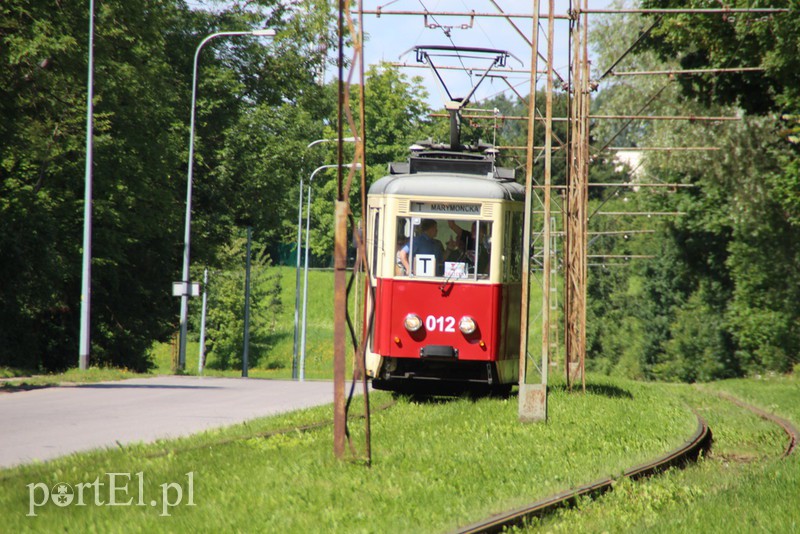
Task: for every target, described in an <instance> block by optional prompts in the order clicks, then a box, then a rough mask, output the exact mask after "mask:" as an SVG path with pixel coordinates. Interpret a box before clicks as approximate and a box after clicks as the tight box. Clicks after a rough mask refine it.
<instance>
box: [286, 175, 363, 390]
mask: <svg viewBox="0 0 800 534" xmlns="http://www.w3.org/2000/svg"><path fill="white" fill-rule="evenodd" d="M337 167H339V165H322V166H321V167H317V168H316V169H314V172H312V173H311V177H310V178H309V179H308V202H307V203H308V206H307V208H306V252H305V267H304V269H303V323H302V333H301V335H300V381H301V382H303V381H304V380H305V370H306V318H307V317H308V236H309V233H310V230H311V228H310V227H311V185H312V184H313V182H314V176H315V175H316V174H317V173H318V172H319V171H323V170H325V169H335V168H337ZM342 167H344V168H348V169H349V168H351V167H355V168H356V169H360V168H361V164H360V163H356V164H355V165H353V164H352V163H348V164H347V165H342Z"/></svg>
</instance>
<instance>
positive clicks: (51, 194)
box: [0, 0, 332, 370]
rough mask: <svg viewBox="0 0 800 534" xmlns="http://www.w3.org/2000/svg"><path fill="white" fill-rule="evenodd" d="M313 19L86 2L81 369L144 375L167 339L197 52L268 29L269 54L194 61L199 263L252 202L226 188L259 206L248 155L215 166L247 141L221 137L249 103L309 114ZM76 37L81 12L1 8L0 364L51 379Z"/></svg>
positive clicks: (74, 175)
mask: <svg viewBox="0 0 800 534" xmlns="http://www.w3.org/2000/svg"><path fill="white" fill-rule="evenodd" d="M329 10H330V6H328V3H327V2H321V1H318V0H304V1H301V2H294V3H284V2H279V1H277V0H265V1H258V2H233V3H226V4H225V7H224V8H223V9H221V10H219V11H218V12H214V13H211V12H208V11H202V10H198V11H191V10H189V9H188V8H187V7H186V5H185V4H184V2H182V1H180V0H168V1H165V2H156V3H154V2H145V1H143V0H126V1H124V2H123V1H121V0H109V1H104V2H101V3H100V4H99V5H98V8H97V13H96V21H95V27H96V37H95V102H94V112H95V141H94V142H95V151H94V203H93V213H94V216H93V217H94V231H93V251H92V252H93V262H92V268H93V270H92V289H93V290H92V332H91V340H92V363H93V364H101V365H102V364H112V365H119V366H125V367H130V368H133V369H137V370H144V369H146V368H147V367H148V365H149V361H148V360H147V357H146V353H147V349H148V348H149V346H150V344H151V343H152V342H153V341H155V340H159V339H165V338H166V337H167V336H168V334H169V333H170V331H171V330H173V329H174V328H175V322H176V315H177V304H176V303H175V300H174V299H173V298H172V297H171V296H170V291H169V288H170V285H171V282H172V281H173V280H176V279H177V278H176V277H178V276H179V267H180V255H181V241H182V238H181V236H182V235H183V231H182V230H183V213H184V209H185V204H184V201H183V199H184V198H185V191H186V167H185V165H186V163H185V162H186V159H187V153H186V151H187V143H186V141H187V137H188V136H187V133H188V120H189V109H190V102H189V98H190V95H191V75H192V58H193V55H194V51H195V49H196V47H197V45H198V43H199V42H200V40H201V39H202V38H203V37H205V36H206V35H208V34H209V33H211V32H213V31H218V30H223V29H236V30H241V29H248V28H257V27H264V25H266V26H269V27H273V28H276V29H277V30H279V33H280V36H279V38H278V39H276V43H275V44H274V45H270V46H274V47H275V48H269V47H267V46H264V45H263V44H262V43H259V42H257V40H255V39H249V40H248V39H246V38H239V39H235V38H234V39H230V40H224V39H221V40H215V41H214V42H213V44H209V46H208V47H206V48H204V50H203V56H202V58H201V73H200V79H199V98H198V102H197V103H198V115H197V117H198V124H197V131H196V133H197V143H196V146H195V149H196V156H197V157H196V160H195V164H196V175H197V176H198V181H197V184H196V185H197V187H196V189H195V197H194V198H195V204H194V208H195V210H194V222H195V226H194V228H193V232H192V236H193V243H192V244H193V245H197V246H196V247H194V246H193V249H192V254H193V259H194V260H195V261H196V262H199V263H204V262H207V261H208V260H211V259H213V258H215V257H216V251H217V249H218V248H219V247H221V246H223V245H224V244H225V243H227V242H228V240H229V235H230V233H231V232H232V231H233V224H234V223H235V222H236V220H237V219H239V218H241V217H248V216H252V210H253V209H256V208H258V206H248V203H247V202H246V201H245V200H244V199H243V197H241V196H236V194H237V193H243V192H244V193H245V194H250V195H251V196H252V195H254V194H259V195H262V196H263V193H262V192H261V191H262V190H260V189H259V187H260V186H258V184H252V182H251V181H248V180H247V178H248V177H253V176H260V175H261V171H262V170H263V169H262V168H254V161H253V159H252V158H248V159H246V160H245V161H241V162H238V163H239V164H238V166H233V165H232V162H231V161H228V160H225V159H224V158H226V157H229V156H230V157H231V158H238V157H239V156H240V155H241V154H242V150H244V147H245V146H247V143H246V139H242V138H239V139H236V138H235V136H233V133H234V132H235V131H236V130H235V128H236V127H237V126H240V125H245V126H250V125H252V121H253V118H254V117H257V110H256V108H257V107H258V106H260V105H263V106H272V107H280V106H282V105H284V104H286V105H290V104H294V105H296V106H298V107H301V108H303V109H307V110H308V109H311V110H314V112H313V113H316V116H319V117H322V116H323V115H324V112H325V110H320V108H319V105H317V104H316V103H315V95H316V94H317V93H318V89H317V84H316V77H317V75H318V73H319V71H320V69H321V68H322V66H323V65H324V61H325V55H324V50H322V49H320V41H321V42H322V43H328V42H330V40H331V35H332V30H331V29H330V28H329V26H328V22H329V18H328V15H329ZM87 29H88V12H87V10H86V6H85V5H83V4H70V3H63V2H62V3H58V5H56V6H53V5H52V3H50V2H44V1H38V0H33V1H31V0H25V1H23V0H10V1H9V2H4V3H3V5H2V7H0V39H1V41H0V64H1V65H2V68H0V113H2V118H3V120H2V121H0V154H2V159H0V176H2V186H0V187H1V189H0V225H2V226H0V253H1V254H2V255H3V258H4V260H3V262H2V266H0V276H2V279H3V284H2V286H0V321H1V322H2V325H3V326H2V328H0V365H14V366H19V367H25V368H29V369H42V370H52V369H63V368H65V367H68V366H70V365H74V364H75V363H76V362H77V338H78V324H79V323H78V321H79V317H78V315H79V314H78V311H79V308H80V303H79V296H80V279H81V251H80V243H81V233H82V222H83V200H82V199H83V196H82V192H83V184H84V174H83V168H84V161H85V154H84V139H85V133H86V132H85V126H84V124H85V99H86V74H87V70H86V57H87V45H88V42H87V41H88V39H87V33H88V32H87ZM264 109H267V108H266V107H265V108H264ZM313 113H312V116H314V115H313ZM248 121H250V122H249V123H248ZM298 135H305V132H298ZM225 168H228V169H234V170H235V172H236V173H237V175H236V176H235V177H234V176H233V174H232V172H230V173H228V174H226V173H225V172H223V171H224V170H225ZM274 168H275V166H273V169H274ZM267 176H269V178H270V179H272V175H271V174H269V175H267ZM209 177H211V178H213V179H216V178H219V179H220V180H221V181H222V184H223V185H224V186H225V188H226V189H225V190H224V191H223V190H221V189H220V188H219V185H218V184H216V183H214V182H213V180H210V179H209ZM279 178H280V179H281V180H284V181H285V180H286V179H287V178H286V177H285V176H279ZM265 183H266V185H269V184H271V183H274V182H270V181H266V182H265ZM242 184H247V185H248V186H250V185H252V188H251V189H249V190H244V191H243V188H242V187H241V185H242ZM282 185H283V186H284V187H285V186H286V184H285V183H282ZM279 213H281V212H280V210H279ZM257 222H259V224H261V223H263V224H265V225H267V224H270V225H271V224H273V223H274V219H270V218H269V216H268V215H264V216H263V217H260V220H258V221H257ZM219 223H222V224H219Z"/></svg>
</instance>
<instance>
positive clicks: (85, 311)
mask: <svg viewBox="0 0 800 534" xmlns="http://www.w3.org/2000/svg"><path fill="white" fill-rule="evenodd" d="M93 98H94V0H89V74H88V81H87V90H86V179H85V184H84V192H83V259H82V275H81V330H80V339H79V346H78V368H79V369H80V370H81V371H85V370H86V369H88V368H89V352H90V350H91V341H90V338H91V335H90V334H91V332H90V323H91V307H92V306H91V304H92V153H93V150H94V148H93V147H94V144H93V138H92V130H93V129H94V126H93V124H94V108H93V104H92V100H93Z"/></svg>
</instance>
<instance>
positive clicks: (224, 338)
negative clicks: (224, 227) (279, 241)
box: [193, 237, 283, 370]
mask: <svg viewBox="0 0 800 534" xmlns="http://www.w3.org/2000/svg"><path fill="white" fill-rule="evenodd" d="M246 245H247V238H246V237H237V238H234V239H232V240H231V243H230V244H229V245H228V246H226V247H224V248H223V249H221V250H220V252H219V253H220V256H221V257H220V260H219V264H220V265H221V266H224V267H227V269H226V270H221V271H215V272H213V273H210V274H209V283H208V286H207V291H208V305H207V318H206V329H207V330H206V362H207V364H206V365H207V367H209V368H210V369H219V370H226V369H241V367H242V356H243V352H242V351H243V347H244V311H243V310H244V300H245V293H244V285H245V260H246V258H245V257H244V256H245V254H246ZM252 249H253V250H252V251H251V254H252V259H251V267H250V269H251V272H250V329H249V333H250V338H249V348H250V350H249V355H248V365H250V366H252V367H264V368H274V367H280V366H281V365H282V363H281V361H280V360H279V359H277V358H276V357H275V355H273V354H272V350H271V349H272V346H273V345H274V336H275V323H276V320H277V317H278V316H279V314H281V312H282V311H283V301H282V299H281V294H280V284H281V272H280V271H279V270H277V269H274V268H271V267H270V263H271V262H270V259H269V256H268V255H267V254H266V252H265V248H264V246H263V245H259V244H258V243H257V242H254V243H253V245H252ZM195 308H196V307H195ZM196 312H197V310H196V309H195V314H194V315H193V319H194V322H195V323H198V322H199V319H200V318H199V316H198V314H197V313H196ZM197 330H198V331H199V328H198V329H197Z"/></svg>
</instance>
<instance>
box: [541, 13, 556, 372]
mask: <svg viewBox="0 0 800 534" xmlns="http://www.w3.org/2000/svg"><path fill="white" fill-rule="evenodd" d="M554 4H555V0H550V4H549V6H548V17H547V88H546V93H545V137H544V236H543V241H544V250H543V252H544V263H543V265H542V267H543V269H544V271H543V272H542V279H543V284H542V285H543V287H542V384H543V385H544V387H545V388H546V387H547V373H548V371H549V369H550V320H551V318H550V287H551V285H552V284H553V280H551V279H550V268H551V265H550V263H551V258H550V230H551V228H550V217H551V213H550V212H551V210H550V208H551V206H550V202H551V200H550V192H551V191H550V186H551V184H552V170H553V32H554V27H555V19H554V18H553V10H554V9H555V5H554Z"/></svg>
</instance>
